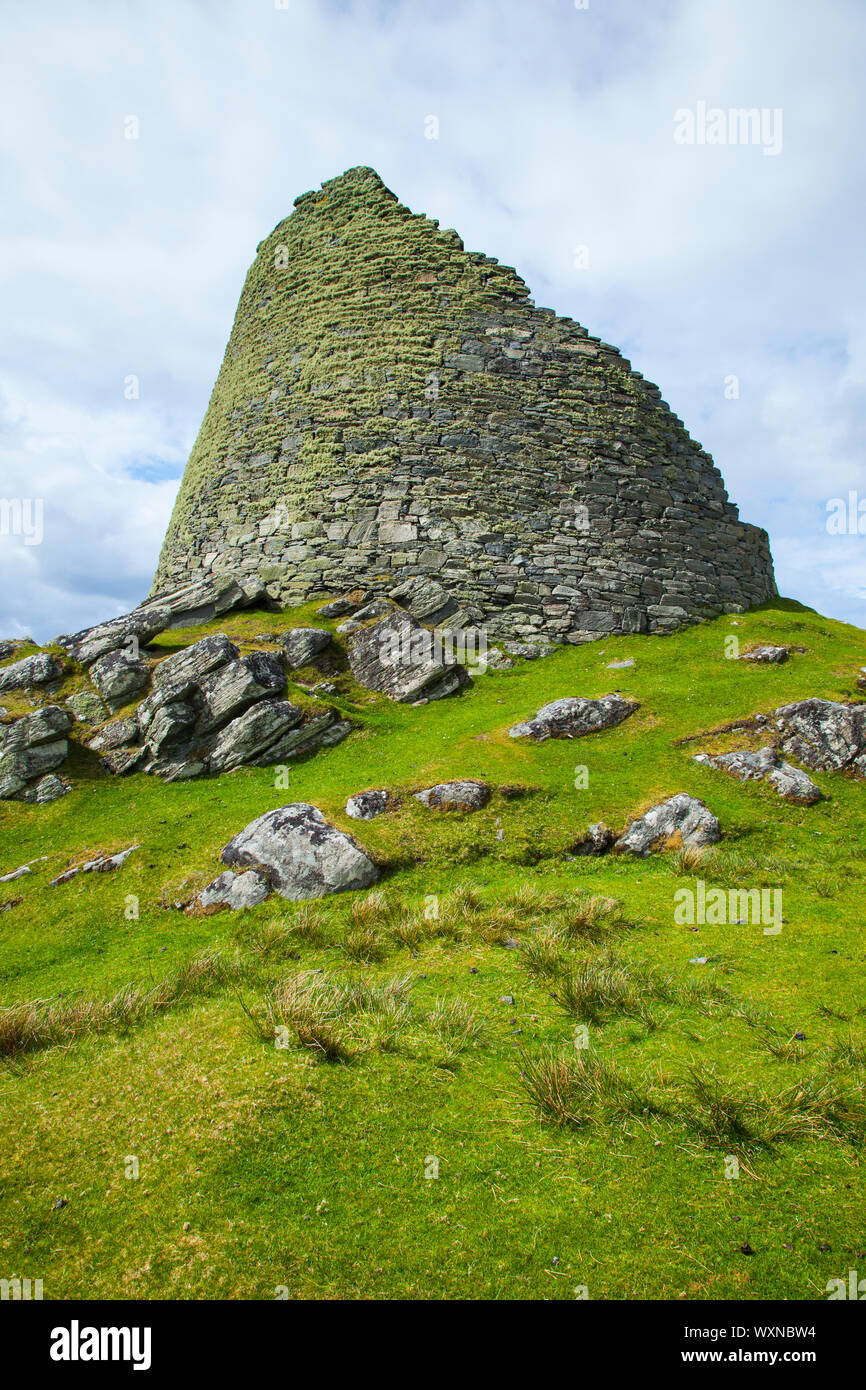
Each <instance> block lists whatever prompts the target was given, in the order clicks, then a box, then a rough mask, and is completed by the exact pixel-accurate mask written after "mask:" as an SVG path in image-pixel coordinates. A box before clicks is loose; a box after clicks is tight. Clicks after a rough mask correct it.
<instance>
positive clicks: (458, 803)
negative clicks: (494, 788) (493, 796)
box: [415, 780, 490, 811]
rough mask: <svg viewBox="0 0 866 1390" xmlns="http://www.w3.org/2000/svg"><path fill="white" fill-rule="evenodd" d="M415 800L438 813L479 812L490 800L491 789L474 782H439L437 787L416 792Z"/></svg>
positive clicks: (482, 783)
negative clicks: (453, 811)
mask: <svg viewBox="0 0 866 1390" xmlns="http://www.w3.org/2000/svg"><path fill="white" fill-rule="evenodd" d="M415 800H416V801H420V802H421V804H422V805H423V806H427V807H429V808H430V809H432V810H437V811H451V810H460V811H479V810H480V809H481V807H482V806H486V805H487V803H488V801H489V800H490V788H489V787H488V786H487V784H486V783H485V782H476V781H474V780H473V781H461V782H437V784H436V786H435V787H427V788H426V789H425V790H424V791H422V792H415Z"/></svg>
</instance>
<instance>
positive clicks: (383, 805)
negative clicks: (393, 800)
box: [346, 788, 388, 820]
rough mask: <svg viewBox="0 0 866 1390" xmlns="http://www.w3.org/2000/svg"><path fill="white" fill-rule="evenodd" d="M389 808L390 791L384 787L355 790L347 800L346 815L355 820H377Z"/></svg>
mask: <svg viewBox="0 0 866 1390" xmlns="http://www.w3.org/2000/svg"><path fill="white" fill-rule="evenodd" d="M387 809H388V793H387V791H385V790H384V789H379V788H377V789H374V790H372V791H367V792H355V795H354V796H350V797H349V800H348V801H347V802H346V815H347V816H351V817H352V819H353V820H375V819H376V817H377V816H381V815H383V814H384V813H385V811H387Z"/></svg>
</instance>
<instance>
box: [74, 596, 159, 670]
mask: <svg viewBox="0 0 866 1390" xmlns="http://www.w3.org/2000/svg"><path fill="white" fill-rule="evenodd" d="M170 621H171V610H170V609H169V608H168V607H161V606H159V605H155V606H154V607H152V608H148V609H141V608H137V609H135V610H134V611H133V612H132V613H124V614H123V615H122V616H121V617H119V618H110V619H109V620H108V622H105V623H96V625H95V626H94V627H85V628H82V630H81V631H80V632H72V633H66V634H64V635H63V636H61V637H58V638H57V639H56V640H57V645H58V646H60V647H62V648H63V650H64V651H66V652H68V653H69V655H70V656H71V657H72V659H73V661H78V662H80V663H81V665H82V666H91V665H92V664H93V662H94V661H96V660H97V658H98V657H100V656H105V655H106V653H107V652H115V651H119V650H120V649H121V648H127V649H128V650H129V651H130V653H131V654H132V655H137V651H136V646H142V647H143V646H146V645H147V643H148V642H150V641H151V640H152V639H153V638H154V637H158V636H159V634H160V633H161V632H164V631H165V629H166V628H167V627H168V625H169V623H170Z"/></svg>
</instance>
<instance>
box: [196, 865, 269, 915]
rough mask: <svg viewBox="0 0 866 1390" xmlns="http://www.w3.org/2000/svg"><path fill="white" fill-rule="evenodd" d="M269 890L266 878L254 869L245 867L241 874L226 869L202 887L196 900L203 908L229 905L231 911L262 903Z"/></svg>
mask: <svg viewBox="0 0 866 1390" xmlns="http://www.w3.org/2000/svg"><path fill="white" fill-rule="evenodd" d="M270 891H271V888H270V884H269V883H268V880H267V879H266V878H265V876H264V875H263V874H260V873H258V872H257V871H256V870H255V869H247V871H246V873H243V874H236V873H233V872H232V870H231V869H226V871H225V873H222V874H220V875H219V877H218V878H215V879H214V881H213V883H209V884H208V886H207V888H204V889H202V891H201V892H200V893H199V895H198V898H197V899H196V902H197V903H198V906H199V907H202V908H205V909H208V908H218V907H230V908H231V910H232V912H238V911H239V910H240V909H242V908H245V907H256V906H257V905H258V904H259V903H263V902H264V900H265V898H266V897H267V896H268V894H269V893H270Z"/></svg>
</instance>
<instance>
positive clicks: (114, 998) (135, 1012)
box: [0, 950, 243, 1057]
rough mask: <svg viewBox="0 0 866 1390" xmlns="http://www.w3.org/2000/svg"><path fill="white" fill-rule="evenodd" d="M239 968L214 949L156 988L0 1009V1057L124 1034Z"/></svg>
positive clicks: (215, 985) (37, 1001)
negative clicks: (91, 1037) (90, 1036)
mask: <svg viewBox="0 0 866 1390" xmlns="http://www.w3.org/2000/svg"><path fill="white" fill-rule="evenodd" d="M242 973H243V971H242V967H241V966H239V965H238V964H237V963H235V962H231V961H227V960H225V959H224V957H223V956H221V955H220V954H219V952H217V951H213V950H211V951H204V952H202V954H201V955H198V956H194V957H193V958H192V960H190V961H187V963H186V964H185V965H182V966H180V967H179V969H177V970H175V971H173V972H172V973H171V974H170V975H166V976H165V978H164V979H162V980H160V981H159V982H158V983H157V984H155V985H141V984H134V983H130V984H126V985H124V986H123V987H122V988H121V989H119V990H118V991H117V992H116V993H115V994H112V995H108V996H103V997H99V996H97V995H88V994H82V995H79V996H78V997H77V998H75V999H73V1000H71V1001H70V1002H69V1003H67V1002H66V1001H65V1000H63V999H55V1000H42V999H35V1000H31V1001H30V1002H28V1003H22V1004H13V1005H11V1006H10V1007H8V1008H5V1009H0V1056H2V1057H14V1056H16V1055H18V1054H19V1053H24V1052H34V1051H36V1050H38V1049H40V1048H44V1047H55V1046H58V1045H62V1044H67V1043H71V1042H75V1041H76V1040H77V1039H78V1038H81V1037H85V1036H87V1035H88V1034H96V1033H106V1032H118V1033H123V1032H126V1031H127V1030H128V1029H129V1028H132V1027H133V1026H134V1025H135V1024H138V1023H142V1022H143V1021H144V1020H145V1019H148V1018H153V1017H155V1016H156V1015H157V1014H161V1013H165V1012H166V1010H167V1009H170V1008H172V1007H173V1006H175V1005H177V1004H180V1003H181V1002H182V1001H183V1000H184V999H185V998H189V997H191V996H194V995H202V994H207V993H210V992H211V991H212V990H215V989H218V988H220V987H222V986H223V985H225V984H227V983H230V982H231V981H233V980H235V979H237V978H238V977H239V976H240V975H241V974H242Z"/></svg>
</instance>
